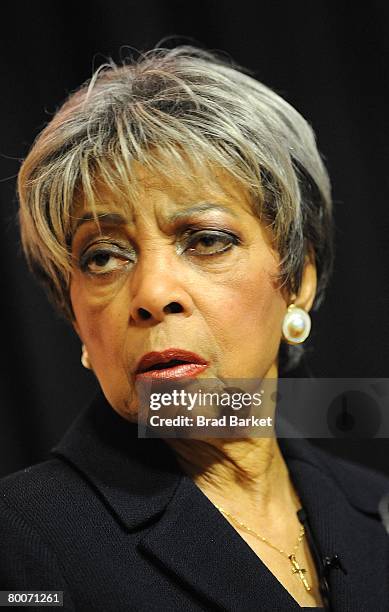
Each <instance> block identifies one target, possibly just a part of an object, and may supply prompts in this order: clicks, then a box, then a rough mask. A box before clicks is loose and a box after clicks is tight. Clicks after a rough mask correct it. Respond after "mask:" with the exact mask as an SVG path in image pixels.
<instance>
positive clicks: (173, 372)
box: [135, 349, 208, 380]
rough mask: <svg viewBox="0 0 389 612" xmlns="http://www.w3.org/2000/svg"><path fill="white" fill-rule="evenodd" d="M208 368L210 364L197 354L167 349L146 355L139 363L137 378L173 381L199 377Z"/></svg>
mask: <svg viewBox="0 0 389 612" xmlns="http://www.w3.org/2000/svg"><path fill="white" fill-rule="evenodd" d="M207 367H208V362H207V361H206V360H205V359H203V358H202V357H200V356H199V355H196V353H192V352H190V351H185V350H183V349H167V350H165V351H162V352H158V353H157V352H153V353H147V354H146V355H144V356H143V357H142V359H141V360H140V361H139V363H138V366H137V369H136V372H135V376H136V379H137V380H139V379H157V380H164V379H165V380H171V379H174V378H183V377H194V376H197V375H198V374H200V373H201V372H203V371H204V370H205V369H206V368H207Z"/></svg>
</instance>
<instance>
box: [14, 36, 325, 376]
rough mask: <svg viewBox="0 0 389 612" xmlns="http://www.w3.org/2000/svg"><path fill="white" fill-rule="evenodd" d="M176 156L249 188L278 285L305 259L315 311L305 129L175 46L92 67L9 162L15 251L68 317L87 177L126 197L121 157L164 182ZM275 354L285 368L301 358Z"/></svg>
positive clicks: (262, 91)
mask: <svg viewBox="0 0 389 612" xmlns="http://www.w3.org/2000/svg"><path fill="white" fill-rule="evenodd" d="M156 152H157V153H158V154H156ZM188 158H189V159H190V160H191V162H194V163H199V164H202V165H204V164H208V163H209V162H211V163H215V164H217V165H218V166H220V167H222V168H223V169H226V170H227V171H228V172H229V173H231V174H232V176H234V177H235V178H236V179H237V180H238V181H240V182H241V183H242V184H243V185H244V186H245V187H246V188H247V189H248V190H249V192H250V194H251V196H252V202H253V206H254V207H255V210H256V212H257V214H258V216H259V218H260V219H261V220H263V219H265V220H266V222H267V224H268V225H269V226H270V228H271V230H272V235H273V236H274V240H275V244H276V247H277V249H278V252H279V254H280V262H281V263H280V280H281V283H282V285H284V286H286V287H287V288H288V289H289V290H290V291H291V292H294V293H297V292H298V289H299V286H300V283H301V275H302V271H303V266H304V262H305V259H306V257H307V256H309V257H313V258H314V260H315V263H316V267H317V278H318V283H317V292H316V296H315V300H314V304H313V310H315V309H317V308H318V307H319V305H320V303H321V302H322V300H323V298H324V293H325V289H326V287H327V284H328V281H329V278H330V275H331V270H332V265H333V226H332V201H331V190H330V182H329V178H328V174H327V171H326V169H325V166H324V164H323V161H322V159H321V156H320V154H319V152H318V150H317V146H316V142H315V136H314V133H313V131H312V129H311V127H310V126H309V125H308V123H307V122H306V120H305V119H304V118H303V117H302V116H301V115H300V114H299V113H298V112H297V111H296V110H295V109H294V108H293V107H292V106H291V105H290V104H289V103H288V102H286V101H285V100H284V99H283V98H281V97H280V96H279V95H278V94H276V93H275V92H274V91H272V90H271V89H270V88H269V87H267V86H265V85H263V84H262V83H260V82H258V81H257V80H255V79H254V78H253V77H252V76H250V75H248V74H246V73H245V71H244V70H243V69H242V68H240V67H237V66H235V65H233V64H232V63H231V62H227V61H225V60H224V59H221V58H220V57H218V56H217V55H216V54H214V53H210V52H207V51H203V50H199V49H197V48H194V47H190V46H180V47H176V48H173V49H153V50H151V51H149V52H147V53H145V54H142V55H141V56H140V57H139V58H138V59H136V60H135V59H132V60H130V61H129V62H125V63H124V64H123V65H120V66H118V65H116V64H115V63H114V62H113V61H112V60H110V61H109V62H108V63H106V64H104V65H103V66H101V67H100V68H99V69H98V70H97V71H96V72H95V73H94V75H93V77H92V78H91V79H90V80H89V81H87V82H86V83H84V84H83V85H82V86H81V87H80V88H79V89H78V90H76V91H75V92H74V93H72V94H71V95H70V96H69V98H68V99H67V101H66V102H65V103H64V104H63V105H62V106H61V107H60V108H59V109H58V111H57V112H56V114H55V115H54V117H53V119H52V120H51V121H50V123H48V125H47V126H46V127H45V129H44V130H43V131H42V132H41V133H40V134H39V135H38V137H37V139H36V140H35V142H34V144H33V146H32V148H31V150H30V152H29V154H28V156H27V157H26V159H25V160H24V162H23V164H22V166H21V169H20V172H19V176H18V194H19V202H20V209H19V223H20V230H21V239H22V246H23V249H24V252H25V255H26V258H27V261H28V263H29V265H30V268H31V269H32V271H33V272H34V273H35V274H36V275H37V276H38V278H39V279H40V280H41V282H43V284H44V285H45V287H46V290H47V292H48V295H49V297H50V298H51V300H52V301H53V303H54V304H55V305H56V306H57V307H58V308H59V310H60V312H62V313H63V314H64V315H65V317H66V318H67V319H68V320H72V319H73V318H74V315H73V312H72V307H71V303H70V297H69V283H70V276H71V270H72V258H71V248H70V245H71V239H72V232H73V228H74V221H75V215H74V207H75V203H76V202H77V201H78V200H79V198H80V197H81V196H82V197H83V198H85V199H86V201H87V203H88V204H89V207H90V208H91V209H92V210H93V211H95V200H96V194H97V190H98V187H97V182H98V181H97V178H99V180H101V179H102V180H103V181H104V184H105V185H106V186H108V188H110V189H112V192H113V193H117V192H118V191H121V192H122V193H125V194H127V196H128V194H130V195H131V196H134V195H135V193H136V180H135V177H134V173H133V165H132V164H131V162H132V161H133V160H137V161H139V162H140V163H142V164H145V165H146V166H147V167H149V168H151V169H152V170H153V171H155V172H158V173H162V174H164V173H165V174H166V172H168V170H167V168H168V165H167V164H166V163H165V161H166V159H170V160H173V161H174V162H176V163H177V164H184V163H186V161H185V160H187V159H188ZM129 199H130V198H127V200H129ZM96 222H97V223H98V221H97V218H96ZM281 347H282V350H281V351H280V356H281V357H282V358H283V366H284V369H285V370H286V371H287V370H288V369H290V368H292V367H295V366H296V365H297V363H298V362H299V360H300V358H301V355H302V352H303V351H302V347H301V346H298V347H294V346H290V345H286V346H283V345H281Z"/></svg>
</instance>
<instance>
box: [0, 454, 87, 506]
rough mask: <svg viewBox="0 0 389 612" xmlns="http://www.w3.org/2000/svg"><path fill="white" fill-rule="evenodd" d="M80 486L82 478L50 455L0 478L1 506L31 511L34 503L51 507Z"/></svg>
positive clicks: (64, 463)
mask: <svg viewBox="0 0 389 612" xmlns="http://www.w3.org/2000/svg"><path fill="white" fill-rule="evenodd" d="M79 487H82V479H81V477H79V476H78V475H77V473H76V472H75V471H74V469H73V468H71V467H70V466H68V465H67V464H66V462H64V461H62V460H60V459H57V458H53V459H49V460H47V461H44V462H42V463H38V464H35V465H32V466H29V467H27V468H25V469H23V470H20V471H18V472H14V473H13V474H10V475H9V476H6V477H5V478H2V479H0V502H1V504H2V506H3V507H8V508H9V509H10V510H12V509H14V510H17V511H18V512H19V513H21V514H24V515H26V514H31V512H32V511H33V509H34V508H35V507H36V506H41V505H42V504H48V505H49V506H51V508H54V507H55V505H56V504H58V503H60V502H61V499H62V498H63V497H64V496H66V495H67V494H68V493H69V489H70V488H71V489H73V490H75V489H77V488H79Z"/></svg>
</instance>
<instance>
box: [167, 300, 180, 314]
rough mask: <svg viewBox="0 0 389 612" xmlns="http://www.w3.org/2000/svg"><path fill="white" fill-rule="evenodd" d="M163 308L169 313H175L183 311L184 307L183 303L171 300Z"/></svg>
mask: <svg viewBox="0 0 389 612" xmlns="http://www.w3.org/2000/svg"><path fill="white" fill-rule="evenodd" d="M163 310H164V312H166V313H167V314H169V313H175V312H182V311H183V308H182V306H181V304H179V303H178V302H170V304H168V305H167V306H165V308H164V309H163Z"/></svg>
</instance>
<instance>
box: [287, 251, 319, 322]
mask: <svg viewBox="0 0 389 612" xmlns="http://www.w3.org/2000/svg"><path fill="white" fill-rule="evenodd" d="M316 288H317V273H316V264H315V259H314V257H312V255H306V257H305V264H304V270H303V274H302V279H301V285H300V289H299V292H298V294H297V295H296V294H294V295H293V296H292V298H294V299H293V300H292V301H293V303H294V304H296V306H299V307H300V308H303V309H304V310H306V311H307V312H309V311H310V310H311V308H312V304H313V301H314V299H315V295H316Z"/></svg>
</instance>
